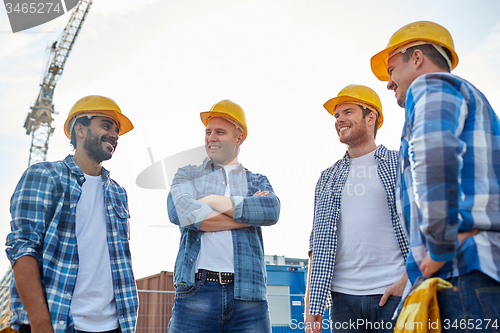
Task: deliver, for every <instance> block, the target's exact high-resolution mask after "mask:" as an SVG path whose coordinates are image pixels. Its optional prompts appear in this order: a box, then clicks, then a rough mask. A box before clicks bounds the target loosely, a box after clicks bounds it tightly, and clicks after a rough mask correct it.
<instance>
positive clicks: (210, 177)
mask: <svg viewBox="0 0 500 333" xmlns="http://www.w3.org/2000/svg"><path fill="white" fill-rule="evenodd" d="M225 182H226V171H225V170H224V168H223V167H221V166H219V165H217V164H215V163H213V162H212V161H211V160H209V159H205V161H204V162H203V164H202V165H200V166H192V165H189V166H186V167H183V168H180V169H179V170H178V171H177V173H176V175H175V177H174V180H173V182H172V186H171V187H170V193H169V195H168V198H167V207H168V214H169V218H170V221H172V223H174V224H176V225H179V227H180V231H181V241H180V247H179V253H178V255H177V260H176V263H175V270H174V284H175V285H188V286H192V285H194V283H195V273H196V272H195V270H196V265H195V263H196V259H197V258H198V253H199V251H200V243H201V242H200V240H201V235H202V234H203V231H200V230H199V228H200V226H201V224H202V222H203V220H205V219H206V218H207V217H208V215H210V213H211V212H212V211H213V210H212V208H211V207H210V206H208V205H206V204H204V203H201V202H199V201H197V199H200V198H203V197H206V196H207V195H210V194H216V195H222V196H223V195H224V194H225V191H226V183H225ZM229 188H230V189H231V195H232V196H231V200H232V202H233V204H234V208H233V219H234V220H235V221H236V222H241V223H244V224H249V225H250V227H246V228H241V229H237V230H232V236H233V248H234V279H235V280H234V297H235V299H240V300H248V301H256V300H265V299H266V266H265V263H264V244H263V241H262V231H261V226H270V225H273V224H276V222H278V218H279V212H280V202H279V199H278V197H277V196H276V195H275V194H274V191H273V188H272V187H271V184H270V183H269V180H268V179H267V177H266V176H263V175H261V174H255V173H251V172H250V171H248V170H247V169H245V168H243V166H241V164H240V165H239V166H238V168H236V169H235V170H232V171H231V172H230V173H229ZM259 190H260V191H269V196H267V197H260V196H256V197H253V195H254V193H255V192H257V191H259Z"/></svg>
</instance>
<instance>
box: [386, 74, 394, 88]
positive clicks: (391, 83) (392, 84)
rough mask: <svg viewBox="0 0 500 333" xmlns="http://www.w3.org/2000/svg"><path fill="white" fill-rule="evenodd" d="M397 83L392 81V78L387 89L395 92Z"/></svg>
mask: <svg viewBox="0 0 500 333" xmlns="http://www.w3.org/2000/svg"><path fill="white" fill-rule="evenodd" d="M395 85H396V83H394V81H393V80H392V77H390V78H389V81H388V82H387V89H388V90H394V86H395Z"/></svg>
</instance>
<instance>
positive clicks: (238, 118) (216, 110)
mask: <svg viewBox="0 0 500 333" xmlns="http://www.w3.org/2000/svg"><path fill="white" fill-rule="evenodd" d="M200 117H201V121H202V122H203V125H205V127H206V126H207V124H208V120H209V119H210V118H211V117H222V118H226V119H227V120H229V121H230V122H232V123H233V124H234V125H235V126H237V127H239V128H240V129H241V130H242V132H243V135H244V138H243V140H245V139H246V137H247V118H246V117H245V111H243V109H242V108H241V106H239V105H238V104H236V103H235V102H233V101H230V100H228V99H224V100H222V101H220V102H218V103H215V104H214V105H213V106H212V108H211V109H210V111H207V112H201V113H200Z"/></svg>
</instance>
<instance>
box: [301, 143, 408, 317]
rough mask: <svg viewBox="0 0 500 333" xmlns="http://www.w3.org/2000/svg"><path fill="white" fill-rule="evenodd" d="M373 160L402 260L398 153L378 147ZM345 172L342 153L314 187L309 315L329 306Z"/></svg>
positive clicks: (346, 161) (404, 247)
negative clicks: (398, 205) (383, 190)
mask: <svg viewBox="0 0 500 333" xmlns="http://www.w3.org/2000/svg"><path fill="white" fill-rule="evenodd" d="M375 159H376V160H377V161H378V166H377V174H378V176H379V178H380V180H381V181H382V184H383V186H384V189H385V193H386V195H387V204H388V206H389V212H390V214H391V219H392V226H393V229H394V234H395V237H396V240H397V242H398V244H399V248H400V249H401V253H402V255H403V258H406V256H407V255H408V242H407V239H406V236H405V234H404V230H403V228H402V226H401V224H400V221H399V217H398V214H397V210H396V199H395V185H396V173H397V165H398V153H397V151H391V150H387V148H385V147H384V146H383V145H380V146H379V147H378V148H377V150H375ZM349 171H350V168H349V156H348V155H347V152H346V153H345V155H344V157H343V158H342V159H340V160H338V161H337V162H335V164H334V165H333V166H331V167H329V168H328V169H326V170H324V171H323V172H322V173H321V177H320V178H319V180H318V183H317V184H316V191H315V195H314V220H313V229H312V232H311V237H310V240H309V251H312V252H313V256H312V266H311V283H310V292H309V314H313V315H318V314H319V315H323V314H324V312H325V311H326V309H327V308H328V307H330V304H331V299H330V290H331V288H330V286H331V284H332V278H333V270H334V265H335V254H336V251H337V221H338V220H339V218H340V211H341V202H342V192H343V189H344V185H345V182H346V180H347V177H348V176H349ZM374 246H376V244H375V243H374Z"/></svg>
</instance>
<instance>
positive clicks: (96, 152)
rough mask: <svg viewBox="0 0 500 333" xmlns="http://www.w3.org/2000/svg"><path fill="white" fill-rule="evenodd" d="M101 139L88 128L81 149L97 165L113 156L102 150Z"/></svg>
mask: <svg viewBox="0 0 500 333" xmlns="http://www.w3.org/2000/svg"><path fill="white" fill-rule="evenodd" d="M101 139H102V138H101ZM101 139H100V138H99V137H98V136H97V135H94V133H92V131H91V130H90V128H89V129H87V136H86V138H85V141H84V142H83V149H85V150H86V151H87V154H88V156H89V157H90V159H91V160H93V161H95V162H96V163H98V164H99V163H101V162H102V161H107V160H109V159H110V158H111V157H112V156H113V154H112V153H109V152H107V151H105V150H104V149H103V148H102V140H101Z"/></svg>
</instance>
